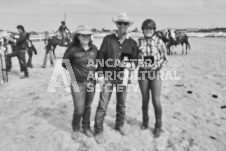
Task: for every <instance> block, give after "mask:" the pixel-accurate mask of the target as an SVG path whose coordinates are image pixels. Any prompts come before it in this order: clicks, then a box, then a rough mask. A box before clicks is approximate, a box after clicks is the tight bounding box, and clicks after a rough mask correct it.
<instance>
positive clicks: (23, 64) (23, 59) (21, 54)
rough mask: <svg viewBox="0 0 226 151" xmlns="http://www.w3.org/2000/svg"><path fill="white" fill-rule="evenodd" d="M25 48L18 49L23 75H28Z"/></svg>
mask: <svg viewBox="0 0 226 151" xmlns="http://www.w3.org/2000/svg"><path fill="white" fill-rule="evenodd" d="M25 54H26V50H19V52H18V55H19V60H20V64H21V69H22V70H23V71H24V75H25V76H28V69H27V62H26V55H25Z"/></svg>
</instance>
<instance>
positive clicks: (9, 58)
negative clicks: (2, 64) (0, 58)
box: [6, 51, 22, 70]
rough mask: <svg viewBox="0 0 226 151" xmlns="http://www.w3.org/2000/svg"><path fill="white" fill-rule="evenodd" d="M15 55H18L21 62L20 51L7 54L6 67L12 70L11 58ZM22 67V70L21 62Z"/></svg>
mask: <svg viewBox="0 0 226 151" xmlns="http://www.w3.org/2000/svg"><path fill="white" fill-rule="evenodd" d="M13 57H17V58H18V61H19V64H20V59H19V52H18V51H13V52H12V53H10V54H7V56H6V69H7V70H10V69H11V68H12V60H11V58H13ZM20 69H21V70H22V67H21V64H20Z"/></svg>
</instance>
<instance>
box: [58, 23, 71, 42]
mask: <svg viewBox="0 0 226 151" xmlns="http://www.w3.org/2000/svg"><path fill="white" fill-rule="evenodd" d="M58 31H59V33H60V34H61V36H62V40H63V42H64V44H65V43H66V42H67V41H66V40H67V32H70V30H69V29H68V28H67V26H66V24H65V21H61V26H60V27H59V29H58Z"/></svg>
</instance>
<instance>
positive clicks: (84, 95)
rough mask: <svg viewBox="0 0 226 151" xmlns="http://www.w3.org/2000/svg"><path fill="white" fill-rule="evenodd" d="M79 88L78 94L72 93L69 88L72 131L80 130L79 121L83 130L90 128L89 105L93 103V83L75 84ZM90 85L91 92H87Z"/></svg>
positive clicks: (72, 90)
mask: <svg viewBox="0 0 226 151" xmlns="http://www.w3.org/2000/svg"><path fill="white" fill-rule="evenodd" d="M77 84H78V87H79V92H74V89H73V87H72V86H71V94H72V98H73V102H74V115H73V120H72V128H73V130H74V131H78V130H79V129H80V121H81V119H82V128H83V130H86V129H89V128H90V114H91V104H92V102H93V97H94V94H95V85H94V82H90V81H85V82H82V83H80V82H77ZM90 84H92V88H93V91H89V90H90V89H89V87H88V86H89V85H90Z"/></svg>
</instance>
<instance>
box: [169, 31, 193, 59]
mask: <svg viewBox="0 0 226 151" xmlns="http://www.w3.org/2000/svg"><path fill="white" fill-rule="evenodd" d="M168 36H169V41H168V42H167V46H166V47H167V48H168V55H170V54H171V51H170V47H171V46H177V45H181V46H182V55H183V54H184V44H185V46H186V54H187V53H188V52H187V49H191V46H190V43H189V42H188V36H187V35H186V34H185V33H184V32H180V31H176V30H170V29H168Z"/></svg>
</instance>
